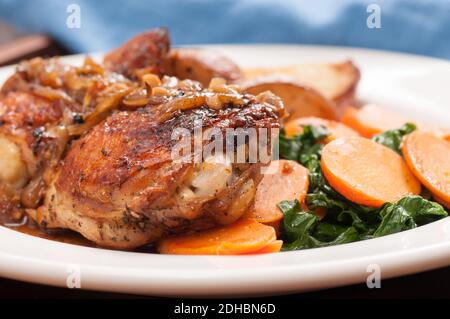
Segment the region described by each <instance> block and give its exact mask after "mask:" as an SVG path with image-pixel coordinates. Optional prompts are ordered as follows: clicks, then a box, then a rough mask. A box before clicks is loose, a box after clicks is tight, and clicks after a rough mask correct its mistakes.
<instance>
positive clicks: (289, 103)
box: [241, 76, 336, 121]
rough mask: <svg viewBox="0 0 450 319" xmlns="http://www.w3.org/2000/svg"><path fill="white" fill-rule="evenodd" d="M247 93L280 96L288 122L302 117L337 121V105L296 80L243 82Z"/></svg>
mask: <svg viewBox="0 0 450 319" xmlns="http://www.w3.org/2000/svg"><path fill="white" fill-rule="evenodd" d="M241 86H242V88H243V90H244V91H245V92H248V93H250V94H253V95H257V94H259V93H261V92H264V91H271V92H272V93H274V94H275V95H278V96H279V97H280V98H281V99H282V100H283V103H284V105H285V107H286V110H287V112H288V115H289V117H288V120H289V121H291V120H294V119H297V118H300V117H308V116H314V117H320V118H325V119H328V120H335V119H336V110H335V104H334V103H333V102H331V101H329V100H327V99H326V98H325V97H323V96H322V95H321V94H320V93H319V92H317V91H316V90H314V89H312V88H309V87H306V86H304V85H301V84H299V83H298V81H296V80H295V79H293V78H291V77H286V76H264V77H259V78H255V79H253V80H250V81H246V82H242V83H241Z"/></svg>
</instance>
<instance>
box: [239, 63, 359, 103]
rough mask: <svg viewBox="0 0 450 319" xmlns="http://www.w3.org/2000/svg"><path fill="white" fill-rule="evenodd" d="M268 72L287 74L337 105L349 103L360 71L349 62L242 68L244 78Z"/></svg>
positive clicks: (264, 74) (263, 74)
mask: <svg viewBox="0 0 450 319" xmlns="http://www.w3.org/2000/svg"><path fill="white" fill-rule="evenodd" d="M270 74H279V75H287V76H291V77H293V78H295V79H296V80H297V81H299V83H301V84H303V85H307V86H309V87H311V88H313V89H315V90H317V91H318V92H319V93H320V94H322V95H323V96H324V97H326V98H328V99H330V100H332V101H333V102H334V103H336V105H337V106H343V105H345V104H348V103H350V102H351V101H352V100H353V98H354V94H355V90H356V86H357V85H358V82H359V78H360V72H359V69H358V68H357V67H356V66H355V65H354V64H353V63H352V62H351V61H345V62H341V63H304V64H297V65H290V66H285V67H279V68H255V69H246V70H244V76H245V78H246V79H252V78H256V77H261V76H266V75H270Z"/></svg>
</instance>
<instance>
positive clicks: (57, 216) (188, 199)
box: [37, 78, 283, 249]
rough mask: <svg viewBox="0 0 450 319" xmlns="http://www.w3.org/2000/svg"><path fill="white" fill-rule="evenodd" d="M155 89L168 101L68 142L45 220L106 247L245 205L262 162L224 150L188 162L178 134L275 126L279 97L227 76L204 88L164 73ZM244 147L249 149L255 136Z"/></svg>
mask: <svg viewBox="0 0 450 319" xmlns="http://www.w3.org/2000/svg"><path fill="white" fill-rule="evenodd" d="M155 91H156V92H158V93H162V92H164V91H166V94H165V95H160V96H155V100H154V101H153V102H155V101H156V100H158V99H160V101H163V103H162V104H159V105H153V106H152V105H149V106H147V107H146V108H142V109H139V110H137V111H123V112H119V113H116V114H113V115H111V116H110V117H109V118H107V119H106V120H105V121H103V122H102V123H100V124H99V125H97V126H95V127H94V128H93V129H92V130H91V131H89V132H88V133H87V134H86V135H84V136H82V137H81V138H80V139H79V140H77V141H76V142H74V143H73V144H72V145H71V147H70V149H69V151H68V153H67V156H66V158H65V160H64V161H63V163H62V164H61V166H60V169H59V170H58V171H57V172H56V175H55V178H54V180H53V182H52V184H51V187H50V190H49V191H48V192H47V195H46V198H45V204H44V206H42V207H41V208H39V209H38V214H37V220H38V221H39V223H40V224H41V225H42V226H44V227H47V228H69V229H72V230H74V231H77V232H79V233H81V234H82V235H83V236H85V237H86V238H88V239H90V240H91V241H94V242H95V243H97V244H98V245H100V246H104V247H111V248H116V249H132V248H135V247H138V246H141V245H144V244H146V243H149V242H152V241H155V240H157V239H160V238H161V237H163V236H167V235H170V234H174V233H179V232H185V231H192V230H195V229H204V228H208V227H212V226H215V225H220V224H227V223H231V222H233V221H235V220H237V219H238V218H239V217H240V216H241V215H242V214H243V213H244V212H245V211H246V210H247V208H248V207H249V206H250V205H251V202H252V200H253V197H254V193H255V188H256V185H257V184H258V182H259V176H260V169H259V168H260V167H261V165H262V163H261V162H260V161H259V162H256V163H252V162H250V161H247V162H244V163H235V161H233V160H232V159H230V158H227V157H224V156H219V155H218V154H214V155H212V156H210V157H208V158H206V159H204V161H197V162H196V161H194V158H195V154H194V153H193V154H190V155H189V156H188V160H187V161H186V160H185V161H177V160H174V157H173V154H172V151H173V150H174V147H175V146H176V144H177V143H178V141H177V140H176V139H173V138H172V132H173V131H174V129H180V128H181V129H182V128H184V129H187V130H188V132H190V134H192V133H193V131H194V129H195V128H196V127H198V128H200V129H201V130H203V131H204V130H206V129H208V128H216V129H217V130H219V132H220V134H221V135H223V136H225V133H226V130H227V129H230V128H237V127H240V128H242V129H243V132H246V131H248V130H250V129H258V128H267V129H268V130H269V131H271V130H272V129H274V128H278V127H279V117H280V116H281V115H282V113H283V106H282V103H281V101H280V99H279V98H277V97H276V96H274V95H272V94H270V93H265V94H261V95H260V96H258V97H254V96H251V95H242V94H240V93H239V92H238V91H237V88H236V87H234V86H233V87H226V86H222V85H220V83H215V84H214V83H213V85H212V86H211V87H210V89H209V90H201V87H200V86H199V84H197V83H195V82H192V81H181V82H178V81H177V80H176V79H174V78H165V80H164V83H163V85H162V86H161V87H159V88H158V89H157V90H155ZM219 91H220V92H221V93H218V92H219ZM269 137H270V136H269ZM205 143H206V142H205V141H204V142H203V146H202V147H201V148H202V149H203V150H204V148H205V145H206V144H205ZM233 143H234V142H233ZM239 147H244V149H245V148H246V147H248V141H247V144H246V143H245V142H244V143H241V144H239V145H237V146H236V150H237V149H238V148H239ZM269 151H270V147H269Z"/></svg>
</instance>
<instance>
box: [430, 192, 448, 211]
mask: <svg viewBox="0 0 450 319" xmlns="http://www.w3.org/2000/svg"><path fill="white" fill-rule="evenodd" d="M434 200H435V201H436V202H438V203H439V204H441V205H442V206H444V207H445V208H447V209H450V202H449V201H445V200H443V199H442V198H439V197H438V196H436V195H435V196H434Z"/></svg>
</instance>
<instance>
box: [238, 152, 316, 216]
mask: <svg viewBox="0 0 450 319" xmlns="http://www.w3.org/2000/svg"><path fill="white" fill-rule="evenodd" d="M268 168H269V171H268V173H267V174H264V176H263V178H262V180H261V182H260V183H259V185H258V187H257V189H256V194H255V204H254V208H253V209H252V210H251V211H249V213H247V214H245V217H247V218H251V219H254V220H256V221H258V222H261V223H272V222H276V221H279V220H281V219H282V218H283V213H282V212H281V211H280V209H279V208H278V203H279V202H281V201H283V200H294V199H297V200H299V201H300V202H303V200H304V199H305V196H306V193H307V192H308V187H309V175H308V170H307V169H306V168H305V167H303V166H302V165H300V164H299V163H297V162H294V161H288V160H277V161H272V163H271V164H270V166H269V167H268Z"/></svg>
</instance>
